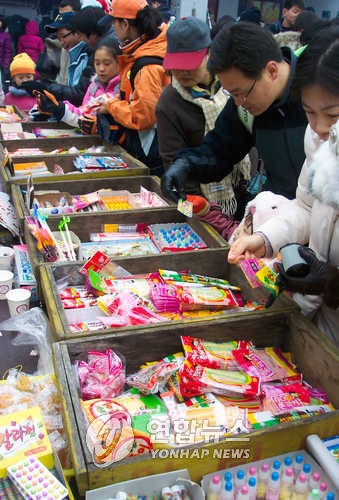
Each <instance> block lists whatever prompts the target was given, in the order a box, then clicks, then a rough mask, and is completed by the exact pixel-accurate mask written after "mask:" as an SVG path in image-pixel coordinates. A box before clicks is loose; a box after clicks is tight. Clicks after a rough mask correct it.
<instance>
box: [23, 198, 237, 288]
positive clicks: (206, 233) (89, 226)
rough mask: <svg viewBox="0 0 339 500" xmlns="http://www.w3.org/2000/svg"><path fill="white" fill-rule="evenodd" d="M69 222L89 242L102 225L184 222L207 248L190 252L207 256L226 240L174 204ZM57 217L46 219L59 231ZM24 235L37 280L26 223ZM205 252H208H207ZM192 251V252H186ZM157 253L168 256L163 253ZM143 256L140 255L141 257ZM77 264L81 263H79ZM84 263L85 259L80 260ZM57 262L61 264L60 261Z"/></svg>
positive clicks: (77, 217)
mask: <svg viewBox="0 0 339 500" xmlns="http://www.w3.org/2000/svg"><path fill="white" fill-rule="evenodd" d="M70 218H71V222H70V223H69V228H70V230H71V231H73V232H74V233H75V234H76V235H77V236H78V238H80V240H81V241H82V242H83V243H84V242H87V241H90V239H89V237H90V233H100V232H102V231H103V225H104V224H122V225H133V224H138V223H145V224H148V225H149V224H167V223H170V222H175V223H177V222H187V223H188V224H190V226H191V227H192V228H193V230H194V231H195V232H196V233H197V234H198V235H199V236H200V237H201V238H202V239H203V240H204V241H205V243H206V244H207V245H208V249H204V250H194V251H193V253H195V252H198V253H202V254H206V258H207V256H208V254H209V253H210V250H212V249H218V248H219V249H220V248H223V247H225V246H226V245H228V244H227V242H226V241H225V240H224V239H223V238H222V237H221V236H220V235H219V234H218V233H217V232H216V231H215V230H214V229H213V228H212V227H211V226H210V225H209V224H204V223H203V222H200V221H199V220H198V219H196V218H193V219H188V218H186V217H185V216H184V215H183V214H181V213H180V212H178V211H177V210H176V209H175V208H174V207H173V208H170V207H166V208H165V207H164V208H162V209H150V208H148V209H147V208H146V209H140V210H133V211H132V210H131V211H128V210H125V211H119V212H118V211H117V212H109V213H107V212H106V213H104V214H99V213H96V214H84V215H82V216H81V215H73V216H70ZM59 222H60V216H59V217H58V218H56V219H55V218H54V219H53V220H52V217H49V218H48V224H49V227H50V228H51V230H52V231H58V224H59ZM24 237H25V241H26V244H27V246H28V252H29V256H30V260H31V265H32V268H33V270H34V273H35V276H36V278H37V280H38V279H39V267H40V266H41V265H42V264H44V261H43V258H42V256H41V254H40V253H39V252H38V250H37V246H36V240H35V238H34V237H33V236H32V235H31V233H30V231H29V229H28V228H27V226H26V225H25V231H24ZM206 252H207V253H206ZM185 253H189V254H192V252H185ZM159 255H168V252H164V253H162V254H159ZM141 258H143V257H139V259H141ZM79 264H80V262H79ZM82 264H84V262H82ZM59 265H62V264H61V263H60V264H59Z"/></svg>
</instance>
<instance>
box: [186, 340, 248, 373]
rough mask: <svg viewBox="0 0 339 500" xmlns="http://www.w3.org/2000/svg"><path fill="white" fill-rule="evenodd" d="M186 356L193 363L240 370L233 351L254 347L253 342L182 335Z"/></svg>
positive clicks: (208, 366)
mask: <svg viewBox="0 0 339 500" xmlns="http://www.w3.org/2000/svg"><path fill="white" fill-rule="evenodd" d="M181 342H182V346H183V349H184V352H185V356H186V358H187V359H188V360H189V361H190V362H191V363H192V364H193V365H201V366H206V367H207V368H219V369H222V370H226V369H227V370H238V366H237V364H236V363H235V362H234V359H233V356H232V351H233V350H235V349H247V348H248V349H252V348H254V345H253V344H252V342H246V341H243V340H240V341H236V340H231V341H229V342H220V343H216V342H209V341H207V340H202V339H198V338H195V337H181Z"/></svg>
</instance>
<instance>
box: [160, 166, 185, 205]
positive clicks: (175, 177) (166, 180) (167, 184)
mask: <svg viewBox="0 0 339 500" xmlns="http://www.w3.org/2000/svg"><path fill="white" fill-rule="evenodd" d="M189 174H190V164H189V162H188V160H186V159H185V158H178V159H177V160H176V161H175V162H174V163H173V164H172V165H171V166H170V168H169V169H168V170H167V172H165V173H164V175H163V176H162V178H161V189H162V191H163V193H164V194H165V195H167V196H169V197H170V198H172V200H174V201H175V202H178V200H180V199H182V200H186V194H185V184H186V181H187V178H188V176H189ZM174 188H175V189H176V191H174V190H173V189H174Z"/></svg>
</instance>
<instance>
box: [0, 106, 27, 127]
mask: <svg viewBox="0 0 339 500" xmlns="http://www.w3.org/2000/svg"><path fill="white" fill-rule="evenodd" d="M21 120H22V118H20V116H18V115H17V114H16V112H15V109H14V108H13V106H0V123H15V122H21Z"/></svg>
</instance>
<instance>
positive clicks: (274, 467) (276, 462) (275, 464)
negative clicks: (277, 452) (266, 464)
mask: <svg viewBox="0 0 339 500" xmlns="http://www.w3.org/2000/svg"><path fill="white" fill-rule="evenodd" d="M280 468H281V464H280V461H279V460H274V462H273V464H272V470H271V472H274V471H277V472H279V474H280V472H281V470H280Z"/></svg>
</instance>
